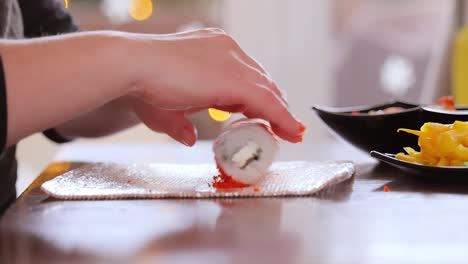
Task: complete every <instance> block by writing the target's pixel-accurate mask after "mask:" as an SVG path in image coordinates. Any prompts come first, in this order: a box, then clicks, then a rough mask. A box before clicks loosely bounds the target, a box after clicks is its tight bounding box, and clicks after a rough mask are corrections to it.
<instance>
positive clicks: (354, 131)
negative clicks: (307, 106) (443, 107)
mask: <svg viewBox="0 0 468 264" xmlns="http://www.w3.org/2000/svg"><path fill="white" fill-rule="evenodd" d="M388 107H401V108H404V109H405V110H403V111H401V112H398V113H392V114H381V115H368V114H366V113H368V112H369V111H371V110H381V109H385V108H388ZM312 109H313V110H315V111H316V113H317V114H318V116H319V117H320V118H321V119H322V120H323V122H324V123H325V124H326V125H327V126H328V127H329V128H330V129H331V131H332V133H334V134H335V135H338V137H340V138H342V139H344V140H345V141H347V142H349V143H351V144H352V145H354V146H355V147H357V148H359V149H361V150H363V151H365V152H367V153H369V152H370V151H371V150H376V151H379V152H384V153H398V152H401V151H402V148H403V147H406V146H409V147H415V148H416V147H417V139H416V137H415V136H413V135H410V134H407V133H397V129H398V128H410V129H419V128H420V127H421V125H422V124H424V117H423V111H422V107H421V106H420V105H417V104H411V103H405V102H392V103H386V104H380V105H374V106H357V107H340V108H337V107H322V106H315V107H313V108H312ZM353 112H360V113H363V114H359V115H356V114H353Z"/></svg>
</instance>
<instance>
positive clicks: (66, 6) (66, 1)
mask: <svg viewBox="0 0 468 264" xmlns="http://www.w3.org/2000/svg"><path fill="white" fill-rule="evenodd" d="M64 1H65V8H68V0H64Z"/></svg>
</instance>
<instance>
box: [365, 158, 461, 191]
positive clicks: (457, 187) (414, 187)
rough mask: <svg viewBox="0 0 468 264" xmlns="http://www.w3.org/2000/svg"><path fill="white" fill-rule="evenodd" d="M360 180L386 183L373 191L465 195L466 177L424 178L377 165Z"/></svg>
mask: <svg viewBox="0 0 468 264" xmlns="http://www.w3.org/2000/svg"><path fill="white" fill-rule="evenodd" d="M360 178H361V179H380V180H386V181H388V182H387V183H385V184H384V185H382V186H381V187H379V188H376V189H374V191H384V188H385V186H386V187H388V190H389V191H393V192H418V193H423V194H467V195H468V175H466V179H465V178H462V177H460V178H453V177H452V178H444V176H443V175H441V176H440V177H425V176H424V175H418V174H410V173H407V172H403V171H402V170H399V169H397V168H394V167H392V166H389V165H387V164H384V163H379V164H378V165H376V166H375V167H374V168H373V169H372V170H370V171H369V172H367V173H365V174H363V175H362V177H360Z"/></svg>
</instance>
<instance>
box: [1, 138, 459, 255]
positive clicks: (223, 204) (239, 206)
mask: <svg viewBox="0 0 468 264" xmlns="http://www.w3.org/2000/svg"><path fill="white" fill-rule="evenodd" d="M72 158H74V160H85V161H87V162H89V161H109V160H126V161H128V160H135V161H136V160H139V161H141V160H145V161H147V160H152V161H153V162H154V161H158V162H180V163H190V162H211V161H210V159H211V158H212V155H211V150H210V143H209V142H205V143H200V144H199V145H198V146H197V147H195V148H194V149H190V150H187V149H184V148H182V147H179V146H176V145H173V144H163V145H158V144H155V145H149V146H148V145H146V146H144V145H120V146H119V145H76V146H74V147H70V148H69V149H66V150H64V151H62V154H61V155H59V159H72ZM279 159H281V160H294V159H302V160H329V159H348V160H353V161H355V163H356V167H357V173H356V175H355V177H354V178H353V179H352V180H349V181H347V182H344V183H341V184H339V185H336V186H333V187H331V188H329V189H327V190H324V191H322V192H321V193H320V194H318V195H317V196H314V197H300V198H281V199H280V198H278V199H271V198H270V199H220V200H192V199H182V200H116V201H60V200H55V199H52V198H50V197H48V196H47V195H45V194H43V193H41V192H40V191H39V186H40V184H41V183H42V182H44V181H46V180H48V179H51V178H53V177H55V176H57V175H59V174H61V173H63V172H65V171H67V170H70V169H73V168H75V167H77V166H80V164H82V163H77V162H55V163H53V164H51V165H50V166H49V167H48V168H47V170H45V171H44V173H42V174H41V175H40V176H39V177H38V178H37V179H36V180H35V181H34V183H33V184H32V185H31V186H30V187H29V188H28V189H27V190H26V191H25V192H24V193H23V194H22V195H21V196H20V198H19V199H18V201H17V202H16V204H14V205H13V206H12V207H11V208H10V209H9V210H8V211H7V212H6V214H5V215H4V217H3V218H2V220H1V230H0V257H1V258H0V263H466V262H467V261H468V250H467V249H468V235H467V233H468V232H467V231H464V230H465V227H466V226H467V225H468V195H467V194H468V182H466V183H464V182H457V183H454V182H446V181H443V180H442V181H427V180H423V179H421V178H414V177H411V176H410V175H407V174H405V173H404V172H402V171H399V170H397V169H393V168H389V167H387V166H385V165H381V164H378V163H376V162H375V161H373V160H372V159H370V158H368V157H367V155H365V154H363V153H360V152H357V151H356V150H354V149H353V148H351V147H349V146H347V145H344V144H342V143H340V142H337V141H335V140H332V139H323V140H320V141H318V142H317V141H315V142H314V141H306V142H305V143H304V144H302V145H289V144H287V145H285V146H283V147H282V151H281V154H280V158H279ZM467 177H468V175H467ZM441 178H443V175H441ZM384 186H387V187H389V189H390V191H389V192H384V191H383V189H384Z"/></svg>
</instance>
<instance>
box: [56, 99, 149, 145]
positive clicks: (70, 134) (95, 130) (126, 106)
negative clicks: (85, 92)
mask: <svg viewBox="0 0 468 264" xmlns="http://www.w3.org/2000/svg"><path fill="white" fill-rule="evenodd" d="M139 122H140V121H139V119H138V117H137V116H136V115H135V113H134V112H133V110H132V107H131V103H130V98H128V97H122V98H119V99H116V100H114V101H112V102H109V103H107V104H105V105H103V106H102V107H99V108H97V109H94V110H92V111H91V112H87V113H85V114H82V115H80V116H79V117H77V118H75V119H73V120H70V121H67V122H65V123H63V124H61V125H58V126H56V127H55V128H56V130H57V131H58V132H59V133H60V134H61V135H62V136H64V137H65V138H68V139H73V138H77V137H87V138H92V137H103V136H108V135H111V134H113V133H116V132H118V131H122V130H124V129H127V128H130V127H132V126H134V125H136V124H138V123H139Z"/></svg>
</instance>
